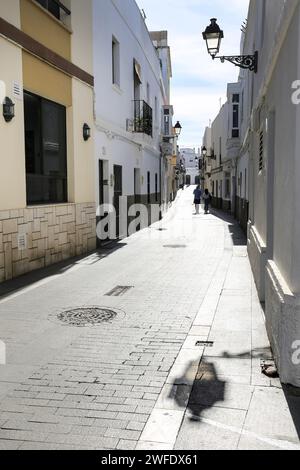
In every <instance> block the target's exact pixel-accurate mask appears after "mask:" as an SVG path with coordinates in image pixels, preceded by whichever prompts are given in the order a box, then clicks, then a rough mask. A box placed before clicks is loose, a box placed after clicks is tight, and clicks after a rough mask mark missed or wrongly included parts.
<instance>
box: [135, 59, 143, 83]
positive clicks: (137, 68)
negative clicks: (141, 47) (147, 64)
mask: <svg viewBox="0 0 300 470" xmlns="http://www.w3.org/2000/svg"><path fill="white" fill-rule="evenodd" d="M133 64H134V71H135V74H136V76H137V78H138V79H139V82H140V83H142V69H141V66H140V64H139V63H138V61H137V60H135V59H134V60H133Z"/></svg>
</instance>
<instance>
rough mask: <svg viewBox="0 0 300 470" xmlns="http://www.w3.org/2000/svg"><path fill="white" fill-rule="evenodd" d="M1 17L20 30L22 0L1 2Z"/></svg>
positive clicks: (2, 0)
mask: <svg viewBox="0 0 300 470" xmlns="http://www.w3.org/2000/svg"><path fill="white" fill-rule="evenodd" d="M0 17H1V18H3V19H4V20H5V21H8V22H9V23H10V24H12V25H14V26H16V28H20V24H21V15H20V0H8V1H7V0H1V2H0Z"/></svg>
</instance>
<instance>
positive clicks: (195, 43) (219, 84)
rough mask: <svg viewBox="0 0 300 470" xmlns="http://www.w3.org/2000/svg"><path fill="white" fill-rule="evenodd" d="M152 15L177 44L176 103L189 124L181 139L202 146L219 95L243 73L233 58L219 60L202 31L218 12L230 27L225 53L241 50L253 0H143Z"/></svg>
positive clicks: (151, 24)
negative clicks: (241, 29) (240, 72)
mask: <svg viewBox="0 0 300 470" xmlns="http://www.w3.org/2000/svg"><path fill="white" fill-rule="evenodd" d="M137 3H138V5H139V7H140V8H143V9H144V10H145V13H146V15H147V20H146V23H147V26H148V28H149V29H150V30H161V29H166V30H168V32H169V44H170V46H171V55H172V66H173V81H172V90H171V96H172V104H173V105H174V111H175V117H176V119H179V120H180V121H181V123H182V125H183V132H182V137H181V142H180V144H181V145H183V146H192V147H197V146H201V142H202V136H203V133H204V128H205V126H206V125H208V123H209V120H210V119H211V120H213V119H214V118H215V116H216V114H217V113H218V110H219V107H220V105H219V98H220V97H222V98H223V102H224V100H225V96H226V86H227V83H229V82H234V81H236V80H237V77H238V69H237V68H235V67H234V66H233V65H232V64H229V63H224V64H221V63H220V61H219V60H215V61H213V60H212V59H211V58H210V57H209V55H208V53H207V50H206V46H205V43H204V41H203V38H202V31H203V30H204V29H205V27H206V26H207V25H208V24H209V19H210V18H212V17H214V16H216V17H217V18H218V23H219V24H220V26H221V27H222V29H223V30H224V36H225V37H224V40H223V44H222V51H221V53H222V55H227V54H239V45H240V36H241V32H240V27H241V24H242V22H243V21H244V19H245V18H246V16H247V10H248V4H249V1H248V0H227V2H224V0H137Z"/></svg>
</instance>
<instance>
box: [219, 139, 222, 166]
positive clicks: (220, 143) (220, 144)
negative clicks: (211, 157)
mask: <svg viewBox="0 0 300 470" xmlns="http://www.w3.org/2000/svg"><path fill="white" fill-rule="evenodd" d="M219 149H220V165H222V137H220V138H219Z"/></svg>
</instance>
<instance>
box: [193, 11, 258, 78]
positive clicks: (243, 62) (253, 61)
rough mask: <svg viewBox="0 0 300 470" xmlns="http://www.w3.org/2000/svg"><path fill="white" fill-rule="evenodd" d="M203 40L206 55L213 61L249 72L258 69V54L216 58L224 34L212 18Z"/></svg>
mask: <svg viewBox="0 0 300 470" xmlns="http://www.w3.org/2000/svg"><path fill="white" fill-rule="evenodd" d="M202 35H203V39H204V40H205V41H206V46H207V50H208V53H209V54H210V55H211V56H212V58H213V59H220V60H221V62H222V63H224V62H225V60H227V61H228V62H231V63H232V64H234V65H235V66H237V67H240V68H242V69H248V70H250V71H251V72H254V73H257V68H258V52H257V51H256V52H255V53H254V55H235V56H221V57H220V56H217V54H218V53H219V51H220V47H221V42H222V39H223V38H224V33H223V31H222V30H221V29H220V27H219V25H218V24H217V19H216V18H212V19H211V20H210V25H209V26H207V28H206V30H205V31H204V33H203V34H202Z"/></svg>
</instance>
